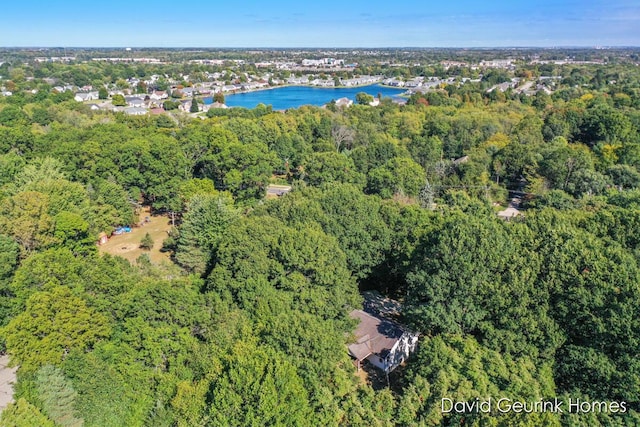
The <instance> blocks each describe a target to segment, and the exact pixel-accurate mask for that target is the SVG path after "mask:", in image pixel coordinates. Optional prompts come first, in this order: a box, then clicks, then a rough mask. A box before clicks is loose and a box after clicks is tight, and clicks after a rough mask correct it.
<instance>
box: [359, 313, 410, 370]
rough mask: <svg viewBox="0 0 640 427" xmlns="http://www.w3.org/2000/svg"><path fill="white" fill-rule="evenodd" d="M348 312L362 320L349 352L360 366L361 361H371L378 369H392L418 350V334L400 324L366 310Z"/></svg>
mask: <svg viewBox="0 0 640 427" xmlns="http://www.w3.org/2000/svg"><path fill="white" fill-rule="evenodd" d="M349 315H350V316H351V317H352V318H354V319H358V320H359V321H360V323H359V324H358V327H357V328H356V330H355V332H354V335H355V337H356V342H355V343H353V344H351V345H349V354H350V355H351V357H353V358H354V360H355V363H356V366H357V367H358V369H359V368H360V365H361V363H362V361H364V360H368V361H369V362H370V363H371V364H372V365H373V366H375V367H376V368H378V369H381V370H382V371H384V372H391V371H393V370H394V369H395V368H397V367H398V366H399V365H400V364H402V362H404V361H405V360H407V359H408V358H409V355H410V354H411V353H412V352H414V351H415V349H416V346H417V344H418V334H415V333H412V332H409V331H407V330H406V329H405V328H403V327H402V326H400V325H399V324H398V323H395V322H392V321H391V320H387V319H384V318H382V317H378V316H374V315H373V314H370V313H367V312H365V311H363V310H353V311H352V312H351V313H350V314H349Z"/></svg>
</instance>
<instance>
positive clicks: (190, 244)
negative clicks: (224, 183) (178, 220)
mask: <svg viewBox="0 0 640 427" xmlns="http://www.w3.org/2000/svg"><path fill="white" fill-rule="evenodd" d="M237 216H238V214H237V212H236V209H235V208H234V206H233V199H232V198H231V197H229V196H228V195H227V194H224V193H223V194H210V195H209V194H196V195H194V196H193V197H192V198H191V200H190V201H189V203H188V204H187V210H186V212H185V214H184V217H183V221H182V225H181V227H180V235H179V238H178V242H177V243H178V244H177V248H176V261H177V262H178V263H179V264H180V265H182V266H183V267H184V268H186V269H187V270H188V271H190V272H194V273H197V274H203V273H204V272H205V271H206V269H207V267H209V266H210V261H211V257H212V256H213V254H214V253H215V250H216V249H217V246H218V244H219V242H220V240H221V238H222V236H223V235H224V233H225V231H226V230H227V228H228V227H229V225H230V224H231V223H232V222H233V221H234V220H235V219H236V218H237Z"/></svg>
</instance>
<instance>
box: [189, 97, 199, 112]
mask: <svg viewBox="0 0 640 427" xmlns="http://www.w3.org/2000/svg"><path fill="white" fill-rule="evenodd" d="M199 111H200V107H199V106H198V100H197V99H196V98H195V97H193V98H192V99H191V107H189V112H190V113H197V112H199Z"/></svg>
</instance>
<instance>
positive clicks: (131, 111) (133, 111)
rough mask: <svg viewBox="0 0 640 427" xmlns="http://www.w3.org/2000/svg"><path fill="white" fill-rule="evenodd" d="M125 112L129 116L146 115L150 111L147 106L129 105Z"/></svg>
mask: <svg viewBox="0 0 640 427" xmlns="http://www.w3.org/2000/svg"><path fill="white" fill-rule="evenodd" d="M124 112H125V114H127V115H129V116H144V115H145V114H147V113H149V111H147V109H146V108H141V107H129V108H125V109H124Z"/></svg>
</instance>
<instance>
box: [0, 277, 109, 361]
mask: <svg viewBox="0 0 640 427" xmlns="http://www.w3.org/2000/svg"><path fill="white" fill-rule="evenodd" d="M1 332H2V335H3V336H4V337H5V339H6V341H7V352H8V353H9V354H11V355H12V357H13V358H14V360H15V361H16V363H19V364H20V365H21V368H22V369H23V370H24V371H25V372H28V371H34V370H37V369H38V368H39V367H41V366H43V365H46V364H54V365H57V364H60V363H61V362H62V360H63V359H64V358H65V357H66V355H67V354H68V353H69V352H70V351H71V350H73V349H82V350H90V349H91V348H92V347H93V345H94V344H95V343H96V342H98V341H100V340H101V339H103V338H106V337H107V336H109V333H110V327H109V322H108V320H107V318H106V317H105V316H104V315H103V314H101V313H97V312H96V311H95V310H94V309H92V308H90V307H87V303H86V302H85V301H84V300H83V299H81V298H79V297H77V296H74V295H73V294H72V293H71V291H70V290H69V289H68V288H67V287H65V286H58V287H56V288H54V289H52V290H51V291H47V292H38V293H36V294H33V295H32V296H31V297H30V298H29V299H28V300H27V306H26V310H25V311H24V312H22V313H21V314H19V315H18V316H16V317H14V318H13V319H11V321H10V322H9V324H8V325H7V326H5V327H4V328H2V331H1Z"/></svg>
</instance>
